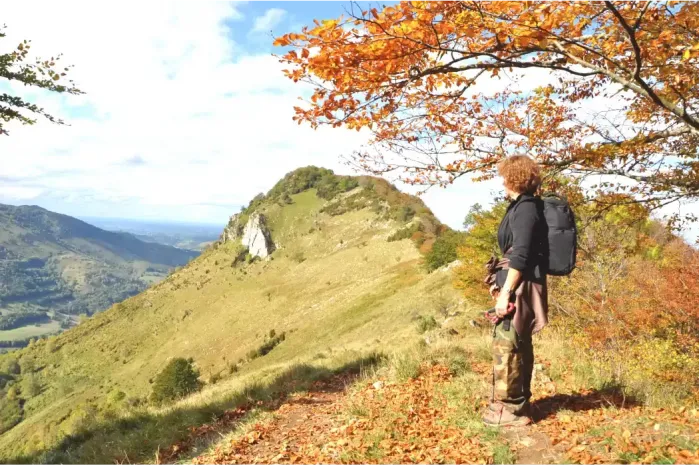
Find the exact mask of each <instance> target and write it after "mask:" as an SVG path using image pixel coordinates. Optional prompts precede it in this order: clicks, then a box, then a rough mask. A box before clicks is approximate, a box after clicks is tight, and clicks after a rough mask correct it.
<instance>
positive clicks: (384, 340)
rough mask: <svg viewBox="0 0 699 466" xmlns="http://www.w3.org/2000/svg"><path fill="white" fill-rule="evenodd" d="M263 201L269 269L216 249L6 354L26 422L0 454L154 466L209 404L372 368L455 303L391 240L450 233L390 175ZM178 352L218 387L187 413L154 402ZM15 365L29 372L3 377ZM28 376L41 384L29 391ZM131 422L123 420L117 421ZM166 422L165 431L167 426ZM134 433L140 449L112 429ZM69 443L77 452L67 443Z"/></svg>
mask: <svg viewBox="0 0 699 466" xmlns="http://www.w3.org/2000/svg"><path fill="white" fill-rule="evenodd" d="M309 174H310V175H312V176H311V178H315V177H316V174H320V175H321V176H320V177H318V180H320V179H325V180H326V182H327V181H328V180H333V181H337V186H338V188H337V189H334V188H333V190H334V193H333V194H332V196H331V195H329V194H325V193H323V191H322V188H323V186H320V185H318V184H314V183H315V182H311V186H312V187H310V188H309V185H308V184H307V183H305V182H302V181H301V180H303V179H306V178H308V176H307V175H309ZM323 177H324V178H323ZM331 177H333V178H331ZM297 182H298V184H297ZM326 184H327V183H326ZM331 184H332V183H331ZM319 191H320V192H321V194H323V196H325V197H321V196H319V195H318V194H319ZM285 194H286V195H285ZM327 198H330V199H327ZM253 204H254V205H251V206H250V207H248V209H247V210H249V211H251V210H253V208H254V209H255V210H259V211H262V212H264V213H265V214H266V217H267V218H268V219H269V227H270V229H271V235H272V238H273V240H274V242H275V243H276V245H277V249H276V251H275V252H274V253H273V254H272V256H271V258H270V260H268V261H255V260H251V261H249V262H243V263H236V261H235V259H236V257H237V256H238V255H239V245H238V244H235V243H233V242H228V243H217V244H216V245H214V246H212V247H210V248H208V249H207V250H206V251H205V252H204V253H203V254H202V255H201V256H200V257H198V258H196V259H194V260H193V261H192V262H191V263H190V264H189V265H187V266H186V267H184V268H182V269H181V270H178V271H176V272H174V273H173V274H171V275H170V276H169V277H168V278H167V279H166V280H164V281H162V282H160V283H158V284H157V285H155V286H153V287H151V288H150V289H148V290H146V291H145V292H143V293H141V294H140V295H138V296H135V297H132V298H130V299H127V300H125V301H124V302H122V303H120V304H117V305H115V306H113V307H112V308H110V309H109V310H107V311H106V312H103V313H100V314H97V315H95V316H94V317H92V318H90V319H88V320H86V321H85V322H83V323H81V324H80V325H79V326H77V327H76V328H73V329H71V330H69V331H66V332H65V333H63V334H61V335H59V336H56V337H51V338H49V339H47V340H40V341H38V342H36V343H34V344H32V345H30V347H28V348H26V349H24V350H21V351H17V352H15V353H12V354H11V355H6V356H5V357H4V359H3V360H2V361H0V371H5V372H6V373H8V374H10V375H8V379H10V380H11V382H10V383H9V384H8V385H9V387H8V386H6V387H5V392H9V391H12V393H13V395H12V396H13V399H14V400H15V401H14V403H12V402H10V401H7V402H5V407H3V408H2V409H0V412H12V413H15V414H14V417H12V416H11V417H10V419H9V420H6V421H5V425H4V429H3V430H6V432H5V433H4V434H3V435H2V437H0V454H1V455H3V456H4V457H8V458H19V457H21V456H23V455H28V457H29V458H39V457H41V458H44V459H46V460H49V459H51V461H58V460H60V461H84V462H91V461H96V462H106V461H111V460H112V458H113V457H114V455H117V454H121V452H122V450H124V449H127V451H129V457H130V458H131V460H134V461H135V460H144V459H145V458H148V457H150V455H151V454H152V452H153V449H154V448H157V445H159V444H160V445H163V444H164V443H166V442H167V441H168V440H175V439H176V438H177V437H178V436H179V435H181V434H182V432H183V429H185V428H186V426H189V425H196V424H197V423H198V422H202V421H203V420H204V419H206V418H207V417H208V416H211V414H212V413H211V411H210V410H211V409H214V408H211V407H209V408H206V409H203V407H206V406H207V405H208V406H211V404H214V405H216V403H223V404H226V403H231V401H230V400H231V399H232V398H235V397H236V396H240V395H235V393H236V390H239V389H240V388H241V387H242V386H245V385H248V386H249V384H250V383H258V384H259V383H262V381H263V380H269V379H273V378H275V377H277V376H279V375H280V374H282V373H283V372H284V371H285V370H290V369H289V368H290V367H294V366H293V365H298V364H303V363H310V362H313V361H316V362H317V363H320V364H321V366H325V367H327V366H332V365H333V364H336V365H338V366H344V365H347V364H349V365H352V364H354V363H358V362H357V361H361V360H363V358H365V357H369V358H370V359H371V358H373V356H371V355H372V354H374V350H375V349H376V348H379V347H386V346H388V347H390V346H392V345H393V344H394V343H393V342H394V341H400V340H401V339H404V338H409V339H412V338H414V337H415V334H414V332H415V330H414V319H417V318H419V317H420V316H421V315H423V314H430V313H432V312H433V304H432V303H431V301H430V297H431V296H433V295H434V294H435V293H437V292H440V291H441V290H444V291H445V292H447V293H449V292H450V293H451V295H450V296H451V299H454V300H455V299H456V293H455V292H454V291H451V290H450V277H449V275H448V274H445V273H434V274H428V273H427V272H426V271H425V270H424V268H423V266H422V258H421V254H420V252H419V251H418V250H417V249H416V248H415V245H414V244H413V243H412V242H410V241H391V242H389V241H388V240H387V239H388V238H389V237H390V236H391V235H393V234H395V232H396V231H398V230H399V229H401V228H404V226H405V225H406V224H408V222H417V221H420V222H424V223H425V225H426V228H427V229H430V230H431V231H432V233H428V234H429V235H431V238H432V240H433V239H434V237H435V236H436V231H437V230H438V229H439V228H440V227H441V225H440V224H439V223H438V222H437V220H436V219H435V218H434V216H433V215H432V213H431V212H430V211H429V210H428V209H427V208H426V207H425V206H424V204H422V202H421V201H419V200H418V199H416V198H413V197H410V196H407V195H404V194H401V193H400V192H398V191H397V190H395V188H393V187H392V186H390V185H389V184H388V183H386V182H385V181H384V180H379V179H372V178H360V179H348V178H342V177H334V175H332V173H331V172H327V171H322V172H318V171H317V169H312V168H309V169H305V171H304V170H300V171H297V172H294V173H292V174H290V175H289V176H287V178H285V180H284V181H283V183H282V184H280V185H277V186H275V187H274V189H273V190H272V191H271V192H270V193H269V195H268V196H265V197H264V199H261V198H259V197H258V198H257V200H256V201H254V202H253ZM455 303H456V301H454V304H455ZM282 335H283V337H282V338H280V336H282ZM270 342H272V343H270ZM367 355H369V356H367ZM178 357H180V358H185V359H189V358H192V360H193V361H194V364H195V366H196V368H197V370H198V371H199V372H200V374H201V377H202V379H203V380H204V381H205V382H208V386H207V387H205V389H204V390H203V392H202V393H201V395H196V396H195V399H197V400H198V401H187V402H186V404H185V405H183V406H182V408H183V409H182V410H180V409H179V408H158V407H156V406H152V404H151V403H150V402H149V397H150V395H151V392H152V383H153V382H154V380H155V379H156V377H157V375H158V374H159V373H160V372H161V371H162V370H163V369H164V368H165V366H166V365H167V364H168V361H170V360H171V359H172V358H178ZM13 364H15V365H16V366H17V367H19V368H20V370H19V372H17V371H14V372H12V373H10V372H11V371H9V370H7V369H3V367H4V366H8V365H13ZM3 365H4V366H3ZM290 365H292V366H290ZM26 380H32V384H33V386H34V387H36V389H33V390H30V391H26V390H24V389H23V388H21V387H23V384H26V383H28V382H25V381H26ZM197 397H199V398H197ZM192 403H194V405H192ZM13 406H14V408H13ZM185 406H188V408H186V409H185ZM194 406H196V407H197V409H193V407H194ZM199 408H202V409H201V410H200V409H199ZM163 409H165V411H163ZM171 409H175V411H171ZM214 411H215V410H214ZM173 416H174V417H175V418H176V419H174V420H173ZM122 418H124V419H126V420H124V421H123V422H126V424H123V425H122V424H120V422H121V421H118V422H117V420H118V419H122ZM164 418H167V419H168V421H167V422H168V423H169V424H170V426H169V429H165V431H163V430H164V429H163V427H162V426H161V425H158V426H157V427H156V424H159V423H160V422H162V420H163V419H164ZM128 419H131V421H129V420H128ZM134 419H136V420H138V421H134ZM20 420H21V422H19V421H20ZM16 422H19V423H18V424H17V425H15V426H14V427H13V428H11V429H9V428H10V427H11V425H12V424H13V423H16ZM115 423H116V424H115ZM131 423H135V424H131ZM127 425H133V427H132V429H134V430H133V435H137V436H138V437H139V439H142V441H140V443H139V445H137V446H136V445H132V444H131V442H132V440H133V439H131V438H130V437H129V436H126V437H121V434H119V435H116V434H115V432H114V429H116V430H120V429H121V428H122V427H124V426H127ZM7 429H9V430H7ZM102 429H104V430H102ZM129 429H131V428H129ZM96 431H99V432H101V433H102V434H103V435H105V437H104V438H103V439H102V440H104V441H105V445H103V446H101V448H100V450H99V453H96V452H92V453H88V451H92V450H91V448H92V447H91V446H90V445H94V443H92V442H98V441H99V442H101V441H102V440H97V439H96V438H97V437H99V435H101V434H98V433H96ZM86 433H89V436H88V437H84V435H85V434H86ZM107 437H110V438H112V440H109V441H106V438H107ZM116 437H120V438H121V439H120V440H119V439H117V438H116ZM61 442H68V444H67V446H66V444H65V443H64V444H63V447H61V448H59V445H61ZM121 442H125V443H126V444H122V443H121ZM106 444H109V445H113V448H112V447H108V446H106ZM133 448H136V450H132V449H133ZM62 450H65V451H66V453H65V456H62V455H63V453H61V451H62ZM41 455H47V456H41ZM55 455H58V456H55ZM86 455H87V456H86Z"/></svg>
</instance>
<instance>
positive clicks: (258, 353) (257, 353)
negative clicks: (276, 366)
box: [247, 330, 286, 360]
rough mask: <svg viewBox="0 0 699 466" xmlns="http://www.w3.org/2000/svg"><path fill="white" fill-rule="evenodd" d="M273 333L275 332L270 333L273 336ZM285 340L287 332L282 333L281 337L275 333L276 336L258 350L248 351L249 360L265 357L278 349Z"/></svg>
mask: <svg viewBox="0 0 699 466" xmlns="http://www.w3.org/2000/svg"><path fill="white" fill-rule="evenodd" d="M272 332H274V330H272V331H270V335H271V334H272ZM284 340H286V332H282V333H280V334H279V335H276V332H275V336H273V337H271V338H269V339H267V340H265V342H264V343H262V345H260V346H259V347H258V348H257V349H253V350H250V351H248V353H247V358H248V359H249V360H253V359H256V358H259V357H262V356H265V355H267V354H269V352H270V351H272V350H273V349H274V348H276V347H277V345H279V343H281V342H283V341H284Z"/></svg>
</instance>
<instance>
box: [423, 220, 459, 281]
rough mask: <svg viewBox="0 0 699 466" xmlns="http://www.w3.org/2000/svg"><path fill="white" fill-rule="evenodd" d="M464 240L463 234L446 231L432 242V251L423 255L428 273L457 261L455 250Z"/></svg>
mask: <svg viewBox="0 0 699 466" xmlns="http://www.w3.org/2000/svg"><path fill="white" fill-rule="evenodd" d="M464 239H465V235H464V233H461V232H458V231H453V230H450V231H447V232H445V233H442V234H441V235H440V236H438V237H437V239H436V240H435V241H434V244H433V245H432V249H431V250H430V251H429V252H427V254H425V259H424V261H425V267H426V268H427V270H428V271H430V272H431V271H433V270H437V269H438V268H440V267H443V266H445V265H447V264H450V263H451V262H453V261H455V260H456V259H457V253H456V252H457V248H458V247H459V246H460V245H461V244H462V243H463V241H464Z"/></svg>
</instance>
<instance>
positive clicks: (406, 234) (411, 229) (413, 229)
mask: <svg viewBox="0 0 699 466" xmlns="http://www.w3.org/2000/svg"><path fill="white" fill-rule="evenodd" d="M419 231H422V223H420V222H415V223H413V224H411V225H408V226H407V227H404V228H401V229H400V230H398V231H396V232H395V233H393V234H392V235H391V236H389V237H388V242H389V243H392V242H393V241H400V240H402V239H408V238H411V239H412V237H413V235H414V234H415V233H417V232H419Z"/></svg>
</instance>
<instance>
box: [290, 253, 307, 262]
mask: <svg viewBox="0 0 699 466" xmlns="http://www.w3.org/2000/svg"><path fill="white" fill-rule="evenodd" d="M291 260H292V261H294V262H296V263H299V264H300V263H301V262H303V261H305V260H306V256H305V255H304V254H303V252H302V251H296V252H295V253H293V254H292V255H291Z"/></svg>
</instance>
